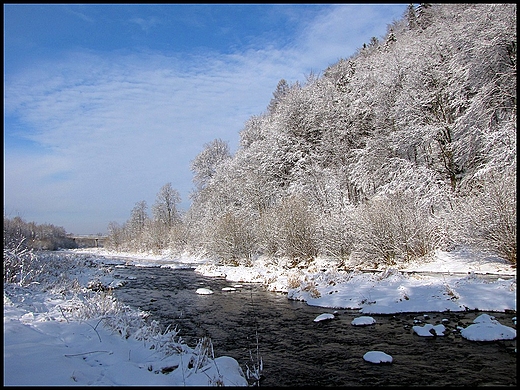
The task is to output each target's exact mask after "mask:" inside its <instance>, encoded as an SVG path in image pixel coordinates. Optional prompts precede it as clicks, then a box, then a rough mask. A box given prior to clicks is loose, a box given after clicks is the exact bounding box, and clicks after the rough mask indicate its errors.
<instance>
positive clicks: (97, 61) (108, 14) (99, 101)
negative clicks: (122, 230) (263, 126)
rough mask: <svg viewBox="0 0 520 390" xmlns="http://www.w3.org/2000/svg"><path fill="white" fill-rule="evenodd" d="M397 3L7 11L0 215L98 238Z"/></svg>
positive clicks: (375, 25)
mask: <svg viewBox="0 0 520 390" xmlns="http://www.w3.org/2000/svg"><path fill="white" fill-rule="evenodd" d="M405 9H406V4H357V5H355V4H319V5H318V4H304V5H298V4H295V5H291V4H264V5H255V4H243V5H235V4H213V5H199V4H186V5H181V4H159V5H141V4H128V5H109V4H89V5H76V4H69V5H68V4H57V5H46V4H39V5H38V4H20V5H16V4H4V216H7V217H9V218H13V217H15V216H20V217H22V218H23V219H24V220H26V221H28V222H30V221H34V222H36V223H50V224H53V225H56V226H62V227H64V228H65V230H66V231H67V232H69V233H74V234H89V233H93V234H95V233H104V232H106V228H107V226H108V224H109V222H111V221H115V222H117V223H120V224H122V223H124V222H125V221H126V220H127V219H128V218H129V216H130V212H131V210H132V208H133V207H134V205H135V204H136V203H137V202H139V201H142V200H144V201H146V202H147V204H148V206H149V209H151V206H152V205H153V203H154V202H155V197H156V194H157V192H158V191H159V189H160V188H161V187H162V186H163V185H164V184H166V183H171V184H172V186H173V187H174V188H176V189H177V190H178V191H179V192H180V194H181V197H182V200H183V201H182V203H181V205H180V206H181V208H182V209H184V210H186V209H187V208H188V207H189V205H190V201H189V194H190V193H191V191H192V190H193V188H194V185H193V183H192V177H193V176H192V172H191V170H190V162H191V161H192V160H193V159H194V158H195V156H196V155H197V154H198V153H200V152H201V151H202V149H203V147H204V144H206V143H208V142H211V141H212V140H214V139H216V138H220V139H222V140H224V141H227V142H228V143H229V145H230V148H231V150H232V151H233V152H234V151H235V150H236V148H237V146H238V141H239V132H240V131H241V130H242V128H243V125H244V123H245V122H246V120H247V119H248V118H250V117H251V116H253V115H259V114H261V113H262V112H263V111H264V110H265V109H266V107H267V105H268V104H269V100H270V99H271V97H272V93H273V91H274V90H275V88H276V85H277V83H278V81H279V80H280V79H282V78H283V79H285V80H287V81H288V82H289V83H293V82H295V81H300V82H304V81H305V77H306V76H307V75H309V74H310V73H311V72H313V73H315V74H321V73H322V72H323V71H324V70H325V69H326V68H327V66H329V65H332V64H334V63H336V62H337V61H338V60H339V59H340V58H348V57H349V56H351V55H352V54H354V53H355V52H356V50H357V49H358V48H360V47H361V46H362V45H363V43H368V42H369V41H370V38H371V37H373V36H375V37H378V38H379V37H382V36H384V35H385V34H386V32H387V27H388V25H389V24H390V23H392V22H393V21H395V20H398V19H400V18H401V17H402V15H403V13H404V11H405Z"/></svg>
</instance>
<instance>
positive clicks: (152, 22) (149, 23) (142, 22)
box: [130, 16, 160, 32]
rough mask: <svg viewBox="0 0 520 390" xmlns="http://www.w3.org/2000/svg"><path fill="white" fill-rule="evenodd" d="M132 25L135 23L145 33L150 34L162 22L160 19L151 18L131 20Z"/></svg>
mask: <svg viewBox="0 0 520 390" xmlns="http://www.w3.org/2000/svg"><path fill="white" fill-rule="evenodd" d="M130 23H135V24H137V25H138V26H139V27H141V29H142V30H143V31H144V32H148V31H149V30H150V29H151V28H153V27H155V26H157V25H158V24H160V21H159V19H158V18H156V17H153V16H150V17H148V18H132V19H130Z"/></svg>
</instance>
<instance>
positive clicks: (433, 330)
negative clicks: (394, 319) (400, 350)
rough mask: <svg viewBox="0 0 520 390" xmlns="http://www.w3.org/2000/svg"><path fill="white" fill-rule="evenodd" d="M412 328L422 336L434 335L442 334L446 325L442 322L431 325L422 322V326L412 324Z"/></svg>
mask: <svg viewBox="0 0 520 390" xmlns="http://www.w3.org/2000/svg"><path fill="white" fill-rule="evenodd" d="M412 330H413V331H414V332H415V333H417V334H418V335H419V336H422V337H434V336H444V331H445V330H446V327H445V326H444V325H442V324H439V325H432V324H424V325H423V326H420V325H414V326H413V327H412Z"/></svg>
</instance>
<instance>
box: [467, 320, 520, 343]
mask: <svg viewBox="0 0 520 390" xmlns="http://www.w3.org/2000/svg"><path fill="white" fill-rule="evenodd" d="M460 334H461V336H462V337H464V338H465V339H468V340H471V341H487V340H489V339H492V340H513V339H515V338H516V329H513V328H511V327H509V326H504V325H502V324H500V323H499V322H498V321H497V320H496V318H495V317H493V316H490V315H489V314H481V315H480V316H478V317H477V318H475V319H474V320H473V324H471V325H470V326H468V327H467V328H465V329H462V330H461V332H460Z"/></svg>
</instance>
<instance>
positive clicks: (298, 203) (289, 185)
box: [4, 4, 517, 267]
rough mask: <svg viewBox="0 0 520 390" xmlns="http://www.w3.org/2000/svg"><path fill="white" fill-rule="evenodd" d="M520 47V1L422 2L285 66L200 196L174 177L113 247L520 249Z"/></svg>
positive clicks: (204, 173)
mask: <svg viewBox="0 0 520 390" xmlns="http://www.w3.org/2000/svg"><path fill="white" fill-rule="evenodd" d="M516 47H517V46H516V4H421V5H414V4H410V5H409V6H408V8H407V10H406V12H405V13H404V15H403V16H402V18H401V19H400V20H397V21H395V22H393V23H392V24H391V25H389V26H387V33H386V35H385V36H384V37H382V38H377V37H373V38H372V39H371V40H370V42H368V43H363V44H362V46H361V47H359V49H358V50H357V51H356V53H355V54H353V55H352V56H351V57H349V58H342V59H340V60H339V61H337V62H336V63H334V64H333V65H330V66H329V67H328V68H327V69H325V70H324V71H323V72H322V74H313V73H311V74H309V75H308V76H307V77H306V81H305V82H304V83H299V82H295V83H289V82H287V81H286V80H284V79H282V80H280V81H279V83H278V85H277V87H276V89H275V91H274V92H273V97H272V99H271V101H270V102H266V103H267V106H266V109H265V111H264V112H262V113H259V114H258V115H255V116H252V117H250V118H249V119H248V120H247V121H246V123H244V126H243V129H242V130H241V131H240V132H239V134H237V136H238V137H239V141H240V142H239V147H238V149H237V150H236V151H235V152H234V153H231V152H230V148H229V145H228V143H227V142H226V141H223V140H221V139H215V140H213V141H212V142H210V143H207V144H205V145H203V146H202V151H201V152H200V153H199V154H198V155H197V156H196V157H195V158H194V159H193V161H192V164H191V169H192V173H193V183H194V190H193V192H192V193H191V195H190V198H191V206H190V209H189V210H187V211H186V212H181V211H180V210H179V208H178V205H179V204H180V201H181V199H180V195H179V192H178V191H177V190H176V189H175V188H174V187H173V186H172V183H167V184H165V185H164V186H163V187H162V188H160V189H159V191H158V193H157V198H156V201H155V203H154V204H153V205H152V206H151V210H150V211H151V215H150V214H149V210H148V205H147V203H146V202H145V201H138V202H137V203H136V204H135V207H134V208H133V209H132V210H131V212H130V217H129V219H128V220H127V221H126V222H125V223H123V224H122V225H121V224H118V223H116V222H110V223H109V225H108V238H107V240H106V242H105V247H106V248H107V249H110V250H115V251H132V252H150V251H151V252H154V253H160V252H163V251H168V252H169V253H173V254H178V255H181V254H183V253H189V254H192V255H198V256H206V257H208V258H212V259H215V260H217V261H219V262H220V263H222V264H229V265H231V264H236V265H239V264H240V265H248V264H250V263H251V261H252V259H254V258H256V257H258V256H267V257H272V258H275V257H277V258H281V257H283V258H287V259H289V260H290V264H291V265H292V266H293V267H296V266H298V265H309V263H310V262H312V261H313V260H315V259H316V258H317V257H320V256H322V257H328V258H334V259H337V261H338V262H339V263H340V264H345V266H347V264H351V265H352V264H362V265H367V266H373V267H378V266H390V265H393V264H396V263H398V262H407V261H410V260H412V259H420V258H423V257H427V256H429V255H431V254H432V253H433V252H434V251H435V250H437V249H443V250H449V249H450V248H456V247H457V246H460V245H471V246H474V247H477V248H479V249H481V250H484V251H489V252H491V253H494V254H496V255H498V256H501V257H503V258H505V259H507V260H508V261H509V262H511V263H513V264H516V120H517V112H516V63H517V51H516ZM4 230H5V218H4Z"/></svg>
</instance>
